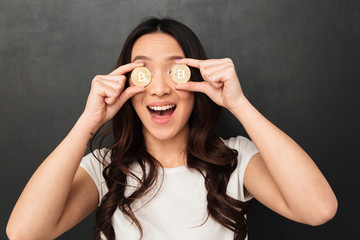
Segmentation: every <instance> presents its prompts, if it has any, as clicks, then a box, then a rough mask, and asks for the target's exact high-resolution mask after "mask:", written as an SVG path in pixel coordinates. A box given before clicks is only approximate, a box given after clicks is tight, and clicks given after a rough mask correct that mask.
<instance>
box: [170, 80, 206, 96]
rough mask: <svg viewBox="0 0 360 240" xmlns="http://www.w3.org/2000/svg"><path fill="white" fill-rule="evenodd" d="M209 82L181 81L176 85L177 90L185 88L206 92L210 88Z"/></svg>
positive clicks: (191, 90) (186, 89)
mask: <svg viewBox="0 0 360 240" xmlns="http://www.w3.org/2000/svg"><path fill="white" fill-rule="evenodd" d="M207 85H208V83H207V82H186V83H179V84H177V85H176V86H175V89H177V90H185V91H190V92H201V93H205V94H206V90H207V88H208V86H207Z"/></svg>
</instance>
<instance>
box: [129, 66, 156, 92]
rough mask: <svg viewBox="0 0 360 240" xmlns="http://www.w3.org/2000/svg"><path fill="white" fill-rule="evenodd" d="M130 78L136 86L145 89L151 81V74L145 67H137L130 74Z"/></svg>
mask: <svg viewBox="0 0 360 240" xmlns="http://www.w3.org/2000/svg"><path fill="white" fill-rule="evenodd" d="M130 78H131V81H132V82H133V83H134V84H135V85H136V86H140V87H145V86H147V85H148V84H149V83H150V81H151V73H150V71H149V69H147V68H146V67H138V68H135V69H134V70H133V71H132V72H131V77H130Z"/></svg>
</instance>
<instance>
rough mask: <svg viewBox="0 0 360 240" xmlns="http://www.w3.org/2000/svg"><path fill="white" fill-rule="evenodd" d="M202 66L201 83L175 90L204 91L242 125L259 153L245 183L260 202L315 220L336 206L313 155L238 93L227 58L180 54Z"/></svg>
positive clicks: (328, 215)
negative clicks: (200, 57)
mask: <svg viewBox="0 0 360 240" xmlns="http://www.w3.org/2000/svg"><path fill="white" fill-rule="evenodd" d="M177 62H178V63H183V64H188V65H189V66H192V67H196V68H199V69H200V73H201V74H202V76H203V78H204V80H205V81H204V82H200V83H196V82H187V83H184V84H178V85H177V86H176V88H177V89H178V90H186V91H197V92H202V93H205V94H207V95H208V96H209V97H210V98H211V99H212V100H213V101H214V102H215V103H217V104H218V105H220V106H223V107H225V108H227V109H228V110H229V111H230V112H232V113H233V114H234V116H235V117H236V118H237V119H238V120H239V121H240V123H241V124H242V125H243V126H244V128H245V130H246V131H247V133H248V134H249V136H250V138H251V139H252V140H253V142H254V143H255V145H256V147H257V148H258V150H259V152H260V154H256V155H255V156H254V157H253V159H252V160H251V161H250V163H249V165H248V167H247V169H246V172H245V179H244V184H245V187H246V189H247V190H248V191H249V192H250V193H251V194H252V195H253V196H254V197H255V198H256V199H257V200H259V201H260V202H262V203H263V204H264V205H266V206H268V207H269V208H271V209H272V210H274V211H276V212H277V213H279V214H281V215H283V216H285V217H287V218H290V219H293V220H295V221H298V222H302V223H306V224H310V225H319V224H322V223H324V222H326V221H328V220H329V219H331V218H332V217H333V216H334V215H335V213H336V210H337V200H336V197H335V195H334V193H333V191H332V189H331V187H330V186H329V184H328V183H327V181H326V179H325V178H324V176H323V175H322V173H321V172H320V170H319V169H318V168H317V167H316V165H315V163H314V162H313V161H312V159H311V158H310V157H309V156H308V155H307V154H306V153H305V152H304V150H303V149H302V148H301V147H300V146H299V145H297V144H296V143H295V142H294V141H293V140H292V139H291V138H290V137H288V136H287V135H286V134H285V133H283V132H282V131H281V130H280V129H278V128H277V127H276V126H275V125H273V124H272V123H271V122H270V121H268V120H267V119H266V118H265V117H264V116H262V115H261V114H260V113H259V112H258V111H257V110H256V109H255V108H254V107H253V106H252V105H251V103H250V102H249V101H248V100H247V98H246V97H245V95H244V94H243V92H242V89H241V86H240V83H239V80H238V77H237V75H236V71H235V67H234V65H233V63H232V61H231V60H230V59H209V60H196V59H186V58H184V59H182V60H179V61H177Z"/></svg>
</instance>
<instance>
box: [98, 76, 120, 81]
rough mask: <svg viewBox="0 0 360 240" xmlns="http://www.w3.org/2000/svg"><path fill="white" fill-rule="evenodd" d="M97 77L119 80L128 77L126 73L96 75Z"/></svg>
mask: <svg viewBox="0 0 360 240" xmlns="http://www.w3.org/2000/svg"><path fill="white" fill-rule="evenodd" d="M95 78H100V79H106V80H111V81H115V82H119V80H122V79H126V77H125V75H96V76H95Z"/></svg>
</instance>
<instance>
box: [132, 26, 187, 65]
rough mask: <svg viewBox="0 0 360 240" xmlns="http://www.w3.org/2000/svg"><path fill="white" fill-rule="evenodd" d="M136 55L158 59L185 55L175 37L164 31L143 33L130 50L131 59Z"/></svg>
mask: <svg viewBox="0 0 360 240" xmlns="http://www.w3.org/2000/svg"><path fill="white" fill-rule="evenodd" d="M137 56H144V57H147V58H149V59H159V60H160V59H167V58H169V57H171V56H180V57H184V56H185V55H184V52H183V50H182V49H181V47H180V45H179V44H178V42H177V41H176V39H175V38H173V37H172V36H170V35H168V34H166V33H161V32H156V33H149V34H145V35H143V36H141V37H140V38H139V39H138V40H136V42H135V44H134V46H133V48H132V51H131V61H133V60H134V58H136V57H137Z"/></svg>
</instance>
